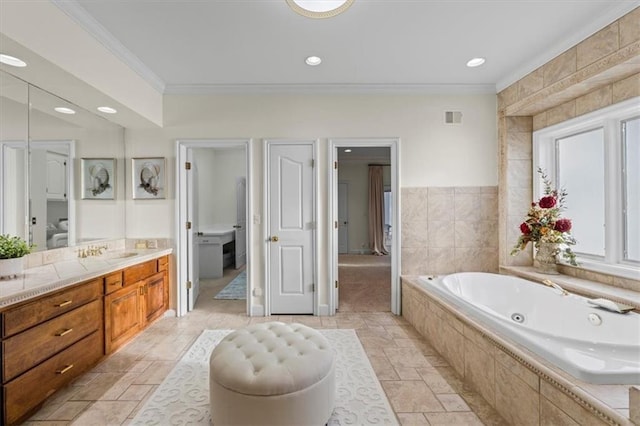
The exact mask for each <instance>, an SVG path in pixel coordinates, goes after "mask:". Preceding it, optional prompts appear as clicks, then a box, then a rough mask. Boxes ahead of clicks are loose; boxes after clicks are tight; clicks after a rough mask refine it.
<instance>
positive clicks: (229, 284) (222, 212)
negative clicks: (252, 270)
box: [177, 140, 251, 315]
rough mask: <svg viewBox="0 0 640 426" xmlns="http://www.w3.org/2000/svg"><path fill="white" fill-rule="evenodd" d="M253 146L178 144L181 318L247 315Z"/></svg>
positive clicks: (232, 142)
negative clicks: (201, 312)
mask: <svg viewBox="0 0 640 426" xmlns="http://www.w3.org/2000/svg"><path fill="white" fill-rule="evenodd" d="M249 157H250V152H249V141H235V140H231V141H228V140H225V141H220V140H212V141H178V167H179V169H178V170H179V173H178V175H179V176H178V185H177V188H178V199H179V219H178V227H179V232H178V233H179V236H180V238H179V247H178V276H179V280H178V292H177V294H178V298H177V299H178V315H184V314H186V313H187V312H189V311H191V310H193V309H196V308H197V309H200V310H207V311H217V312H234V313H240V312H248V309H249V301H248V297H247V296H248V293H249V287H250V284H249V282H250V280H249V276H248V275H249V274H248V269H249V268H248V262H249V260H250V255H249V254H248V247H249V245H248V238H249V233H250V224H248V223H247V212H248V205H249V203H250V197H249V190H248V189H249V188H248V187H249V185H250V182H251V180H250V176H249V173H250V167H249V164H250V158H249Z"/></svg>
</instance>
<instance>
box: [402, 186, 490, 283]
mask: <svg viewBox="0 0 640 426" xmlns="http://www.w3.org/2000/svg"><path fill="white" fill-rule="evenodd" d="M401 191H402V193H401V195H402V206H403V211H402V273H403V274H411V275H413V274H427V273H437V274H446V273H451V272H463V271H484V272H495V271H497V269H498V255H497V248H498V238H497V235H498V226H497V223H496V221H495V216H496V212H497V210H498V190H497V187H494V186H486V187H485V186H481V187H480V186H479V187H427V188H402V189H401Z"/></svg>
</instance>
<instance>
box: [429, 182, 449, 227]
mask: <svg viewBox="0 0 640 426" xmlns="http://www.w3.org/2000/svg"><path fill="white" fill-rule="evenodd" d="M444 189H446V190H448V192H443V191H442V190H443V188H429V197H428V205H427V215H428V218H429V220H439V221H446V220H453V214H454V211H453V202H454V194H453V188H444Z"/></svg>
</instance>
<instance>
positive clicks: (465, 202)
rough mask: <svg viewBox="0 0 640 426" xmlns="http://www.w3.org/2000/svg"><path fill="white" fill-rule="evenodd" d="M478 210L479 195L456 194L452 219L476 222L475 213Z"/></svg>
mask: <svg viewBox="0 0 640 426" xmlns="http://www.w3.org/2000/svg"><path fill="white" fill-rule="evenodd" d="M479 209H480V194H479V193H476V194H469V193H467V194H456V196H455V201H454V212H455V214H454V217H455V220H456V221H459V220H478V219H479V218H478V217H477V211H478V210H479Z"/></svg>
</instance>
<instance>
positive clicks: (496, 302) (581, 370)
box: [420, 272, 640, 385]
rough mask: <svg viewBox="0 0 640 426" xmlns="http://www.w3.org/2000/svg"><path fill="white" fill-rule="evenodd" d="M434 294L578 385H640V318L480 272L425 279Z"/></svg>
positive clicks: (504, 276)
mask: <svg viewBox="0 0 640 426" xmlns="http://www.w3.org/2000/svg"><path fill="white" fill-rule="evenodd" d="M420 283H421V284H422V285H423V286H424V288H425V289H426V290H427V291H428V292H434V293H435V294H437V295H439V296H440V297H441V298H444V299H445V300H446V301H447V302H449V303H450V304H452V305H454V306H455V307H457V308H458V311H459V312H461V314H463V315H468V316H469V317H471V318H473V319H475V320H476V321H479V322H480V323H482V324H483V325H485V326H486V327H488V328H490V329H493V330H495V331H496V332H497V334H500V335H504V336H506V337H507V338H509V339H511V340H513V341H515V342H516V343H518V344H520V345H522V346H524V347H526V348H527V349H529V350H530V351H532V352H534V353H536V354H537V355H539V356H541V357H542V358H544V359H546V360H547V361H549V362H551V363H552V364H554V365H556V366H558V367H559V368H561V369H562V370H564V371H566V372H567V373H569V374H571V375H572V376H574V377H576V378H577V379H580V380H583V381H585V382H589V383H594V384H620V385H621V384H640V315H639V314H636V313H634V312H629V313H626V314H623V315H621V314H619V313H614V312H609V311H607V310H604V309H600V308H598V307H595V306H592V305H591V304H590V303H589V300H590V299H588V298H586V297H582V296H578V295H575V294H569V295H567V296H565V297H558V293H557V290H556V289H554V288H549V287H545V286H543V285H540V284H538V283H535V282H532V281H528V280H525V279H522V278H517V277H511V276H507V275H497V274H489V273H480V272H463V273H457V274H451V275H447V276H441V277H427V276H424V277H420Z"/></svg>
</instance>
